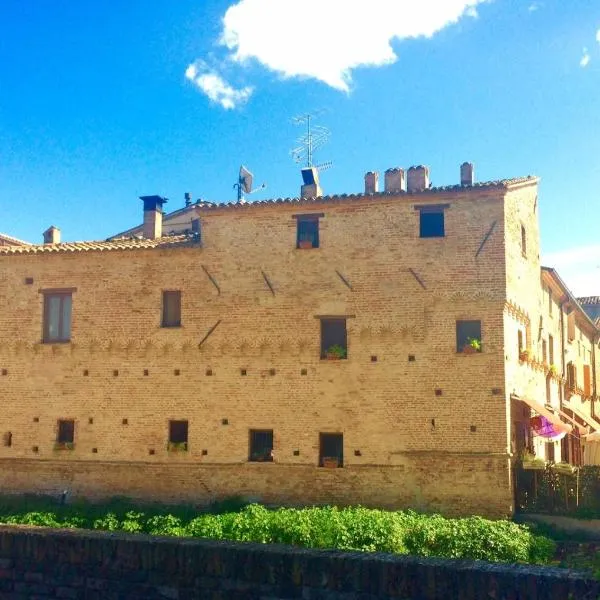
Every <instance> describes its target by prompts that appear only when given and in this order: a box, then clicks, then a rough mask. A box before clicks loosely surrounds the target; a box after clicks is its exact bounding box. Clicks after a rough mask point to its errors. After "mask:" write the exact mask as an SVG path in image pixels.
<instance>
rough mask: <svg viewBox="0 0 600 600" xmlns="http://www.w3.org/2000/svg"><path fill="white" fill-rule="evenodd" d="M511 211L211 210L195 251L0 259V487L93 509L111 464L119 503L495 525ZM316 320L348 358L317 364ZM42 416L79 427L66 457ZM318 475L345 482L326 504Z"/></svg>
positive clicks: (501, 493)
mask: <svg viewBox="0 0 600 600" xmlns="http://www.w3.org/2000/svg"><path fill="white" fill-rule="evenodd" d="M526 188H527V190H529V191H528V192H527V193H528V194H530V193H533V192H532V191H531V190H533V189H534V188H535V182H532V183H527V184H526ZM505 193H506V190H504V189H500V188H499V189H494V188H492V189H485V188H484V189H476V188H474V189H461V190H459V191H456V190H452V191H448V192H438V193H428V192H424V193H422V194H415V195H402V196H399V197H393V196H377V197H374V198H360V199H358V198H357V199H355V200H351V199H349V200H345V201H340V202H328V203H322V204H318V203H315V204H313V205H310V206H309V207H308V208H307V207H306V206H296V205H294V204H281V205H277V204H274V205H267V206H252V205H247V206H245V207H241V208H239V209H234V210H231V209H211V210H209V211H207V212H206V213H205V214H203V216H202V239H203V247H202V248H200V247H196V248H179V249H175V248H173V249H170V250H135V251H111V252H85V253H82V252H79V253H78V252H72V253H71V252H70V253H64V252H61V253H47V254H43V255H17V256H4V255H3V256H0V265H1V268H0V289H4V290H10V294H7V295H5V294H0V339H1V344H0V368H1V369H2V371H1V373H2V375H0V383H1V384H2V391H3V398H2V400H3V410H2V413H1V414H0V434H1V435H7V434H8V433H9V432H10V433H11V435H12V437H11V445H10V446H3V445H0V458H1V459H4V460H5V461H13V462H11V463H10V464H9V463H8V462H7V463H5V464H6V465H7V468H6V469H3V470H2V472H1V473H0V484H2V485H3V486H4V487H6V488H8V489H11V490H13V489H14V490H17V491H18V490H19V487H20V488H21V491H25V490H31V489H35V488H36V486H40V485H42V483H41V482H43V485H44V486H53V485H55V484H54V482H59V481H60V482H61V483H60V484H56V487H58V485H60V486H62V485H63V484H62V473H63V470H66V471H68V472H70V471H71V470H73V473H74V475H73V477H74V479H73V487H74V488H76V490H77V492H79V493H81V494H86V495H87V494H89V495H98V494H100V493H102V494H105V493H106V491H107V487H108V486H107V485H106V483H105V480H104V477H105V475H104V474H105V472H106V470H107V467H106V465H107V464H108V463H110V464H113V463H114V465H115V466H114V470H115V471H118V472H119V476H118V477H116V476H115V478H114V481H113V483H114V489H115V490H119V492H122V493H125V494H126V495H136V496H140V495H141V492H140V490H141V489H143V490H144V493H148V492H149V493H151V494H152V495H153V496H154V497H155V498H156V499H163V498H166V497H169V498H171V497H175V496H176V495H177V494H178V493H179V494H180V495H181V499H189V498H190V497H194V498H199V499H205V498H207V497H208V496H209V495H210V494H213V493H218V490H217V488H219V486H221V490H222V491H225V490H226V491H227V493H236V492H249V493H252V494H255V495H257V496H259V497H261V498H265V499H270V498H273V497H274V496H277V495H278V494H281V495H282V496H285V498H286V499H289V500H293V499H294V498H295V499H296V500H300V501H303V500H304V499H305V498H306V497H307V496H306V494H307V493H306V491H305V490H310V492H309V495H310V496H311V498H312V497H314V499H315V501H332V500H336V499H337V501H339V502H341V503H348V502H368V503H375V501H374V500H373V498H377V500H378V501H381V502H382V503H383V504H385V505H387V506H403V505H406V504H407V503H408V504H410V505H420V506H422V507H423V508H427V507H429V508H434V509H444V510H448V511H451V510H453V506H455V505H456V504H457V503H458V505H459V506H460V507H461V510H463V511H464V512H479V511H482V510H483V511H485V513H486V514H489V513H490V512H492V511H496V514H497V515H504V514H507V513H509V512H510V511H511V509H512V500H511V495H512V494H511V489H510V473H509V467H508V458H509V447H508V439H509V430H508V419H509V417H508V413H507V397H508V394H509V393H510V391H511V390H510V389H509V388H508V386H507V385H506V380H505V358H504V344H505V339H504V333H503V318H504V316H503V315H504V309H505V302H506V273H505V268H504V262H505V248H504V244H505V238H506V234H505V218H504V204H503V202H504V194H505ZM523 193H525V192H523ZM427 203H429V204H438V203H447V204H449V208H447V209H446V237H444V238H430V239H420V238H419V237H418V236H419V233H418V232H419V211H418V210H415V205H420V204H427ZM306 212H316V213H321V212H322V213H324V216H323V217H322V218H321V233H320V239H321V247H320V248H319V249H311V250H306V251H303V250H296V249H295V237H296V229H295V227H296V221H295V219H294V218H293V215H294V214H298V213H306ZM492 226H494V228H492ZM511 227H512V225H511ZM488 234H489V237H488V238H487V241H486V242H485V244H483V240H484V239H485V238H486V235H488ZM482 244H483V245H482ZM203 267H204V268H205V269H206V271H207V272H208V273H210V275H211V276H212V277H213V278H214V280H215V281H216V283H217V285H218V289H217V287H215V285H213V283H211V281H210V279H209V277H208V276H207V273H206V272H205V271H204V270H203ZM263 274H264V275H265V276H267V277H268V279H269V280H270V282H271V283H272V285H273V289H274V293H272V292H271V291H270V290H269V288H268V287H267V284H266V282H265V280H264V278H263ZM340 274H341V275H342V276H343V277H344V278H345V279H346V281H347V282H348V283H349V284H350V286H351V289H350V288H349V287H348V286H347V285H346V284H345V283H344V282H343V280H342V278H341V277H340V276H339V275H340ZM27 278H30V279H33V282H34V283H33V284H32V285H27V284H25V280H26V279H27ZM538 281H539V278H538ZM71 287H72V288H76V291H75V292H74V293H73V327H72V339H71V343H69V344H57V345H49V344H40V336H41V331H42V322H41V317H42V294H40V293H39V290H40V289H47V288H71ZM165 289H167V290H169V289H170V290H173V289H176V290H177V289H178V290H182V298H183V300H182V302H183V314H182V327H181V328H177V329H163V328H160V306H161V292H162V290H165ZM319 315H330V316H344V315H346V316H348V344H349V356H348V360H343V361H337V362H332V361H322V360H320V359H319V319H318V318H316V317H318V316H319ZM457 320H481V321H482V337H483V346H484V351H483V352H482V353H480V354H476V355H470V356H466V355H463V354H458V353H457V352H456V321H457ZM217 323H218V326H217V328H216V329H215V330H214V333H213V334H212V335H211V336H210V337H209V338H208V339H207V340H206V342H205V343H204V344H202V346H201V347H199V343H200V341H201V340H202V339H203V338H204V337H205V336H206V334H207V332H208V331H209V330H210V329H211V328H212V327H214V326H215V325H216V324H217ZM241 369H245V370H246V373H247V374H246V375H244V376H242V374H241ZM57 419H74V420H75V424H76V433H75V449H74V450H70V451H55V450H54V449H53V447H54V441H55V439H56V429H57ZM169 419H187V420H189V424H190V431H189V452H186V453H179V454H177V455H173V454H169V453H168V452H167V449H166V445H167V431H168V421H169ZM249 429H273V431H274V454H275V462H276V463H277V465H268V464H258V465H247V464H245V463H246V461H247V458H248V435H249V434H248V431H249ZM319 432H340V433H343V435H344V463H345V466H346V467H345V468H347V469H348V472H347V473H346V472H344V473H343V474H337V473H336V474H335V475H331V474H322V475H319V474H318V470H317V468H316V465H317V463H318V453H319ZM61 464H64V465H65V466H64V467H61V466H60V465H61ZM155 465H157V466H155ZM181 465H185V466H186V469H182V468H179V467H180V466H181ZM225 466H226V468H227V469H231V470H233V471H234V473H235V474H234V475H233V477H232V482H229V481H227V482H220V483H219V485H216V484H215V485H214V486H210V494H209V493H208V492H206V491H203V490H204V487H203V485H202V484H201V483H199V481H198V480H197V479H196V478H195V476H193V475H190V474H189V473H192V472H194V471H195V472H198V473H202V474H201V475H200V476H199V480H201V481H203V480H204V479H205V475H204V474H203V473H204V470H205V471H206V472H207V473H208V472H209V473H210V474H211V475H210V478H211V481H213V482H214V481H215V477H214V474H215V473H219V470H220V469H224V468H225ZM126 467H127V468H126ZM155 468H159V469H161V472H162V473H163V475H162V476H161V477H157V478H154V479H153V481H152V485H151V486H150V485H146V484H145V483H144V480H145V479H146V478H147V477H151V476H152V473H153V469H155ZM250 472H251V473H252V474H253V475H252V478H251V480H252V481H253V482H255V483H253V484H252V486H251V487H252V489H248V487H249V484H247V483H246V478H247V473H250ZM273 473H277V475H276V476H275V477H273V476H272V474H273ZM358 473H360V476H358V475H357V476H354V475H353V474H358ZM40 474H41V475H40ZM328 476H329V477H334V478H338V477H339V478H341V480H343V481H344V484H343V485H341V486H340V487H339V495H338V496H337V498H336V497H335V494H333V493H330V492H329V491H327V489H328V488H327V485H326V484H323V483H321V479H322V478H325V480H327V479H326V478H327V477H328ZM287 478H290V479H289V480H288V479H287ZM218 481H220V480H218ZM237 482H240V483H239V485H238V483H237ZM317 482H319V485H322V486H324V488H325V489H324V490H323V492H322V493H321V492H319V491H313V488H315V486H316V483H317ZM236 485H237V486H238V487H237V489H236ZM261 486H262V487H261ZM274 486H277V487H280V488H281V489H282V490H283V491H281V492H279V491H277V490H274V489H273V488H274ZM332 489H333V488H332ZM481 490H485V492H482V491H481ZM482 507H483V508H482Z"/></svg>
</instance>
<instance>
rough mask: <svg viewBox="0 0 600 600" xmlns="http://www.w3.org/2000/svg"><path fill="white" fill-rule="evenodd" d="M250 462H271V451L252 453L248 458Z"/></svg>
mask: <svg viewBox="0 0 600 600" xmlns="http://www.w3.org/2000/svg"><path fill="white" fill-rule="evenodd" d="M250 461H251V462H273V450H263V451H262V452H253V453H252V455H251V456H250Z"/></svg>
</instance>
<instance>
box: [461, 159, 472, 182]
mask: <svg viewBox="0 0 600 600" xmlns="http://www.w3.org/2000/svg"><path fill="white" fill-rule="evenodd" d="M474 183H475V168H474V167H473V163H470V162H464V163H463V164H462V165H460V185H473V184H474Z"/></svg>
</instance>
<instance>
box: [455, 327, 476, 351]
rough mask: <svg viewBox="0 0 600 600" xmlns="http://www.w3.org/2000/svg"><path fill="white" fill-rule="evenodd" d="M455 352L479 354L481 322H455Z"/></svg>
mask: <svg viewBox="0 0 600 600" xmlns="http://www.w3.org/2000/svg"><path fill="white" fill-rule="evenodd" d="M456 351H457V352H463V353H465V354H472V353H474V352H481V321H456Z"/></svg>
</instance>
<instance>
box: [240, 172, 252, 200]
mask: <svg viewBox="0 0 600 600" xmlns="http://www.w3.org/2000/svg"><path fill="white" fill-rule="evenodd" d="M253 180H254V175H252V173H250V171H248V169H246V167H245V166H244V165H242V166H241V167H240V185H241V186H242V188H243V189H244V192H245V193H246V194H249V193H250V192H251V191H252V181H253Z"/></svg>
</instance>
